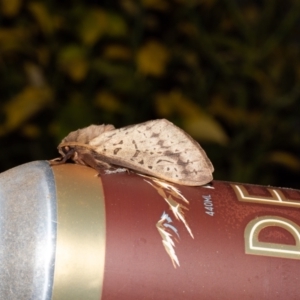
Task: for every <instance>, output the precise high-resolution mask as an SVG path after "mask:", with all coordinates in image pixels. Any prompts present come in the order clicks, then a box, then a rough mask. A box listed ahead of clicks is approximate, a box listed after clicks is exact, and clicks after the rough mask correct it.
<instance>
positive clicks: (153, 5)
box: [142, 0, 169, 11]
mask: <svg viewBox="0 0 300 300" xmlns="http://www.w3.org/2000/svg"><path fill="white" fill-rule="evenodd" d="M142 4H143V6H145V7H146V8H150V9H156V10H161V11H165V10H167V9H168V8H169V3H168V2H167V1H165V0H142Z"/></svg>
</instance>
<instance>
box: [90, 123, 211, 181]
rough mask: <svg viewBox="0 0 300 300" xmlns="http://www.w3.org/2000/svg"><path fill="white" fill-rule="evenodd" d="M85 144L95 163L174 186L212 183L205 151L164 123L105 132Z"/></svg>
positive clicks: (180, 131)
mask: <svg viewBox="0 0 300 300" xmlns="http://www.w3.org/2000/svg"><path fill="white" fill-rule="evenodd" d="M100 126H103V125H100ZM88 144H89V145H90V146H92V148H93V149H94V151H95V152H96V153H97V154H98V158H97V154H96V157H95V159H99V160H101V159H103V158H105V159H103V160H105V161H106V162H108V163H110V164H113V165H117V166H122V167H126V168H130V169H133V170H135V171H138V172H141V173H144V174H148V175H152V176H155V177H158V178H161V179H165V180H167V181H171V182H174V183H178V184H182V185H189V186H197V185H203V184H206V183H208V182H210V181H211V180H212V179H213V177H212V172H213V171H214V168H213V165H212V163H211V162H210V160H209V158H208V157H207V155H206V153H205V151H204V150H203V149H202V148H201V146H200V145H199V144H198V143H197V142H196V141H195V140H193V139H192V138H191V137H190V136H189V135H188V134H187V133H186V132H184V131H183V130H181V129H180V128H178V127H177V126H175V125H174V124H173V123H171V122H169V121H167V120H165V119H160V120H153V121H148V122H145V123H141V124H136V125H131V126H127V127H123V128H120V129H114V130H109V131H105V132H103V133H102V134H100V135H98V136H96V137H95V138H93V139H92V140H90V142H89V143H88Z"/></svg>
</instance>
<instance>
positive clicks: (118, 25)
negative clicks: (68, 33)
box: [79, 8, 127, 46]
mask: <svg viewBox="0 0 300 300" xmlns="http://www.w3.org/2000/svg"><path fill="white" fill-rule="evenodd" d="M126 32H127V25H126V23H125V22H124V20H123V19H122V17H121V16H119V15H117V14H114V13H111V12H107V11H105V10H102V9H99V8H94V9H92V10H89V11H88V12H87V13H85V15H84V18H83V20H82V22H81V24H80V27H79V35H80V37H81V39H82V41H83V42H84V44H86V45H89V46H92V45H94V44H95V43H96V42H97V41H98V40H99V39H101V38H102V36H104V35H109V36H124V35H125V34H126Z"/></svg>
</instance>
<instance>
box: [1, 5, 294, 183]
mask: <svg viewBox="0 0 300 300" xmlns="http://www.w3.org/2000/svg"><path fill="white" fill-rule="evenodd" d="M0 3H1V12H0V101H1V106H0V107H1V113H0V142H1V148H0V155H1V156H0V157H1V159H0V171H5V170H7V169H9V168H11V167H14V166H17V165H19V164H22V163H25V162H29V161H32V160H40V159H51V158H54V157H57V156H58V154H57V150H56V146H57V144H58V143H59V142H60V140H61V139H62V138H63V137H64V136H65V135H66V134H68V133H69V132H70V131H73V130H76V129H78V128H80V127H85V126H87V125H90V124H92V123H94V124H102V123H111V124H114V125H115V126H116V127H122V126H125V125H129V124H134V123H139V122H143V121H146V120H150V119H156V118H167V119H169V120H170V121H172V122H173V123H175V124H176V125H178V126H180V127H182V128H183V129H184V130H185V131H187V132H188V133H190V134H191V135H192V136H193V137H194V138H195V139H196V140H197V141H199V142H200V144H201V145H202V146H203V148H204V149H205V150H206V152H207V153H208V156H209V157H210V159H211V160H212V162H213V164H214V166H215V169H216V170H215V173H214V177H215V179H218V180H230V181H238V182H248V183H258V184H264V185H275V186H285V187H295V188H300V180H299V175H300V157H299V150H300V133H299V131H300V55H299V54H300V38H299V37H300V1H288V0H277V1H270V0H262V1H254V0H252V1H246V0H236V1H230V0H219V1H218V0H202V1H201V0H198V1H197V0H142V1H135V0H116V1H101V2H100V1H95V0H94V1H92V0H73V1H67V0H65V1H54V0H53V1H49V0H43V1H42V0H40V1H37V0H35V1H25V0H0Z"/></svg>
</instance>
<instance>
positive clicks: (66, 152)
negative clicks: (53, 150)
mask: <svg viewBox="0 0 300 300" xmlns="http://www.w3.org/2000/svg"><path fill="white" fill-rule="evenodd" d="M57 148H58V152H59V154H60V155H61V156H62V157H63V158H64V157H65V156H67V157H68V158H67V159H69V158H72V156H73V155H74V147H70V146H58V147H57Z"/></svg>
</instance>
